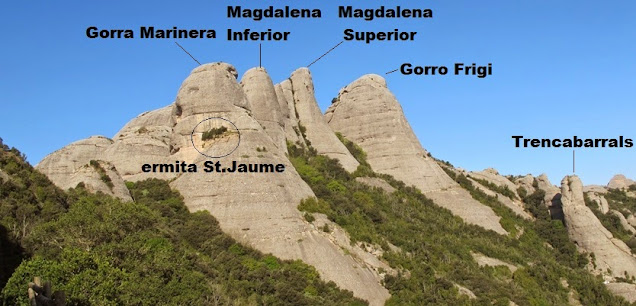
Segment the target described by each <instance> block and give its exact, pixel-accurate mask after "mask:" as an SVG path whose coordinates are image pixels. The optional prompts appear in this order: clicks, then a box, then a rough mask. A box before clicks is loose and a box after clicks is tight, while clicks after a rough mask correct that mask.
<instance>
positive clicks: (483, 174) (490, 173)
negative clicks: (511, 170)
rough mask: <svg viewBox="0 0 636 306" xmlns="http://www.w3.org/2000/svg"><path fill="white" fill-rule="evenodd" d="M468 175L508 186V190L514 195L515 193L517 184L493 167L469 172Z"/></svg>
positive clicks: (501, 185) (500, 185)
mask: <svg viewBox="0 0 636 306" xmlns="http://www.w3.org/2000/svg"><path fill="white" fill-rule="evenodd" d="M470 176H471V177H474V178H477V179H481V180H485V181H487V182H490V183H491V184H495V185H497V186H499V187H508V189H510V191H512V192H513V193H514V194H515V195H516V194H517V186H516V185H515V184H514V183H513V182H511V181H510V180H508V179H507V178H506V177H504V176H502V175H500V174H499V172H498V171H497V170H495V169H493V168H488V169H485V170H483V171H479V172H470Z"/></svg>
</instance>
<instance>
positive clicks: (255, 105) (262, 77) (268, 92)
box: [241, 68, 287, 150]
mask: <svg viewBox="0 0 636 306" xmlns="http://www.w3.org/2000/svg"><path fill="white" fill-rule="evenodd" d="M241 86H243V91H244V92H245V96H246V97H247V101H248V102H249V104H250V107H251V111H252V117H254V119H256V121H258V123H260V124H261V126H263V128H264V129H265V132H266V133H267V135H269V137H271V138H272V140H273V141H274V144H275V145H276V146H277V147H278V148H279V149H282V150H287V144H286V143H285V131H284V126H285V125H284V122H283V114H282V110H281V106H280V104H279V103H278V97H277V95H276V90H275V89H274V84H273V83H272V79H270V77H269V75H268V74H267V71H265V68H252V69H250V70H248V71H246V72H245V74H243V78H242V79H241Z"/></svg>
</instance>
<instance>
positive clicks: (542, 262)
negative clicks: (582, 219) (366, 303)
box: [288, 137, 626, 305]
mask: <svg viewBox="0 0 636 306" xmlns="http://www.w3.org/2000/svg"><path fill="white" fill-rule="evenodd" d="M341 140H342V141H343V143H344V144H345V145H346V146H347V147H348V148H349V150H350V151H351V152H352V154H353V155H354V156H355V157H356V158H357V159H358V160H359V161H360V163H361V166H360V168H359V169H358V171H356V172H355V173H354V174H349V173H347V172H346V171H345V170H344V169H343V168H342V167H341V166H340V164H339V163H338V162H337V161H336V160H334V159H330V158H328V157H326V156H321V155H317V154H316V151H315V150H312V149H311V148H308V149H303V148H298V147H296V146H294V145H292V144H289V148H288V149H289V152H290V159H291V160H292V163H293V164H294V166H295V168H296V170H298V172H299V173H300V175H301V176H302V178H303V179H304V180H305V181H306V182H307V183H308V184H309V185H310V186H311V188H312V189H313V191H314V193H315V194H316V196H317V197H318V199H317V200H316V199H307V200H304V201H302V202H301V203H300V205H299V209H301V210H304V211H306V212H308V213H323V214H325V215H327V216H328V217H329V219H330V220H332V221H334V222H336V223H337V224H339V225H340V226H342V227H343V228H344V229H345V230H346V231H347V232H348V233H349V234H350V236H351V237H352V239H353V240H354V241H360V242H365V243H371V244H375V245H378V246H380V247H382V249H383V251H384V255H383V260H385V261H386V262H387V263H388V264H389V265H390V266H391V267H393V268H395V269H396V270H397V271H399V273H398V275H396V276H391V275H387V277H386V279H385V285H386V287H387V288H388V289H389V290H390V292H391V294H392V297H391V299H390V300H389V301H388V305H432V304H434V305H440V304H445V305H459V304H479V305H491V304H495V305H509V302H510V301H513V302H515V303H516V304H518V305H566V304H568V298H569V297H568V295H571V296H572V297H578V299H579V300H580V301H581V303H583V304H584V305H622V304H626V302H624V300H623V299H622V298H618V297H615V296H613V295H612V294H610V293H609V291H607V289H606V288H605V286H604V285H603V284H602V280H601V279H600V278H598V277H595V276H593V275H591V274H590V273H588V272H587V270H586V269H585V267H584V265H585V263H586V258H585V256H582V255H579V254H578V253H577V252H576V250H575V246H574V245H573V244H572V243H571V242H570V241H569V240H568V239H567V232H565V228H564V226H563V224H562V223H561V221H552V220H549V218H547V214H545V215H541V216H536V217H537V220H536V221H527V220H524V219H522V218H520V217H518V216H516V215H515V214H514V213H513V212H512V211H511V210H510V209H508V208H507V207H505V206H503V205H501V204H499V203H498V202H497V201H496V199H495V198H491V197H488V196H486V195H485V194H483V193H481V192H479V191H478V190H476V189H475V188H471V187H472V186H469V185H467V184H466V182H468V183H470V182H469V181H468V180H466V178H465V177H463V178H462V177H458V176H456V175H453V177H454V178H455V179H456V180H458V181H459V182H460V184H461V185H462V186H463V187H464V188H466V189H468V190H469V191H470V192H471V194H472V195H473V197H474V198H475V199H477V200H479V201H481V202H482V203H484V204H486V205H489V206H491V207H492V208H493V210H494V211H495V212H496V213H497V214H499V215H500V216H501V217H502V219H501V222H502V226H503V227H504V228H506V229H507V230H508V231H509V232H510V233H511V235H510V236H502V235H498V234H496V233H494V232H492V231H487V230H484V229H483V228H481V227H478V226H474V225H468V224H466V223H464V222H463V221H462V220H461V219H460V218H458V217H455V216H453V215H452V214H451V213H450V211H448V210H446V209H444V208H441V207H439V206H437V205H435V204H434V203H433V202H432V201H431V200H429V199H427V198H426V197H425V196H424V195H423V194H422V193H420V192H419V191H418V190H417V189H416V188H413V187H409V186H405V184H404V183H402V182H399V181H396V180H394V179H393V178H392V177H390V176H388V175H380V174H376V173H373V172H372V171H371V170H370V168H368V164H367V163H366V161H365V160H364V156H365V155H364V152H362V150H361V149H360V148H359V147H357V146H356V145H355V144H352V143H351V142H349V141H347V140H346V139H344V138H342V137H341ZM356 176H375V177H380V178H382V179H384V180H386V181H387V182H388V183H390V184H391V185H392V186H393V187H394V188H396V189H397V191H395V192H393V193H391V194H388V193H386V192H384V191H382V190H380V189H378V188H371V187H369V186H367V185H364V184H362V183H359V182H357V181H356V180H355V177H356ZM464 180H465V182H463V181H464ZM539 196H541V195H534V194H533V195H527V196H526V199H525V200H526V201H528V203H527V205H529V206H533V205H535V206H536V205H537V203H535V202H533V199H537V198H538V197H539ZM529 208H530V210H531V211H532V208H534V210H538V208H537V207H529ZM516 236H518V238H515V237H516ZM550 244H553V245H550ZM391 245H394V246H397V247H398V248H399V249H396V248H394V247H392V246H391ZM471 252H475V253H477V252H478V253H482V254H484V255H486V256H490V257H494V258H497V259H500V260H503V261H506V262H508V263H510V264H513V265H515V266H517V267H518V269H517V270H516V271H515V272H512V271H511V270H509V269H508V268H506V267H502V266H498V267H480V266H479V265H478V264H477V262H476V261H475V260H473V257H472V255H471ZM455 284H457V285H461V286H464V287H466V288H469V289H470V290H472V292H473V293H474V294H475V295H476V296H477V298H476V299H470V298H469V297H468V296H466V295H461V294H458V289H457V287H456V286H455ZM566 286H567V288H566ZM571 290H573V291H572V292H570V291H571Z"/></svg>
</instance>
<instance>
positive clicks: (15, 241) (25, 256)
mask: <svg viewBox="0 0 636 306" xmlns="http://www.w3.org/2000/svg"><path fill="white" fill-rule="evenodd" d="M0 169H2V170H3V172H6V173H7V174H8V175H10V177H11V180H9V181H4V180H2V181H0V195H2V196H1V197H0V207H1V208H2V210H0V214H1V215H0V217H1V219H0V220H1V222H2V223H1V225H2V226H0V229H2V232H1V233H2V237H1V238H2V241H1V242H2V248H0V250H1V252H2V254H1V255H2V265H1V266H2V273H3V274H2V276H3V277H4V279H3V283H2V291H1V294H0V301H1V302H0V303H1V304H3V305H28V301H27V295H26V289H25V288H26V285H27V284H28V282H29V281H31V280H32V279H33V277H34V276H41V277H42V278H43V279H44V280H50V281H52V283H53V285H54V288H53V289H54V290H62V291H64V292H65V293H66V296H67V300H68V303H69V305H92V304H95V305H210V304H225V305H228V304H241V305H247V304H250V305H252V304H256V305H363V304H365V303H364V302H363V301H361V300H359V299H356V298H354V297H353V295H352V294H351V293H350V292H346V291H342V290H340V289H338V288H337V287H336V286H335V284H334V283H332V282H330V283H325V282H323V281H321V280H320V278H319V275H318V273H317V271H316V270H315V269H314V268H312V267H310V266H308V265H306V264H304V263H302V262H300V261H283V260H279V259H277V258H276V257H274V256H271V255H267V254H262V253H260V252H258V251H256V250H253V249H251V248H249V247H246V246H243V245H241V244H239V243H237V242H236V241H235V240H233V239H232V238H231V237H229V236H228V235H226V234H224V233H223V232H222V230H221V229H220V227H219V225H218V223H217V221H216V220H215V219H214V218H213V217H212V216H211V215H210V214H208V213H207V212H197V213H189V212H188V210H187V209H186V207H185V206H184V204H183V199H182V198H181V196H180V195H179V194H178V193H177V192H176V191H173V190H171V189H170V187H169V185H168V183H167V182H165V181H161V180H156V179H152V180H146V181H141V182H137V183H132V182H127V184H126V185H127V187H128V188H129V189H130V192H131V194H132V196H133V198H134V199H135V201H134V202H121V201H120V200H118V199H115V198H111V197H109V196H106V195H104V194H89V193H88V192H87V191H86V190H85V189H83V188H77V189H71V190H69V191H68V193H64V192H63V191H61V190H59V189H58V188H55V187H54V186H53V185H52V184H51V182H50V181H48V180H47V179H46V177H45V176H44V175H42V174H40V173H39V172H37V171H34V170H33V168H32V167H31V166H29V165H28V164H27V163H26V162H24V160H23V156H21V155H20V154H19V152H17V150H14V149H12V150H9V149H8V148H6V147H5V148H3V150H2V152H1V155H0ZM23 222H26V223H25V224H27V226H23ZM7 255H10V256H7ZM5 259H7V260H5ZM9 276H10V278H9ZM7 279H8V281H6V280H7ZM5 281H6V286H5Z"/></svg>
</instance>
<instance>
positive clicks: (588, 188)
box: [583, 185, 607, 194]
mask: <svg viewBox="0 0 636 306" xmlns="http://www.w3.org/2000/svg"><path fill="white" fill-rule="evenodd" d="M583 192H595V193H598V194H606V193H607V188H606V187H605V186H601V185H586V186H583Z"/></svg>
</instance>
